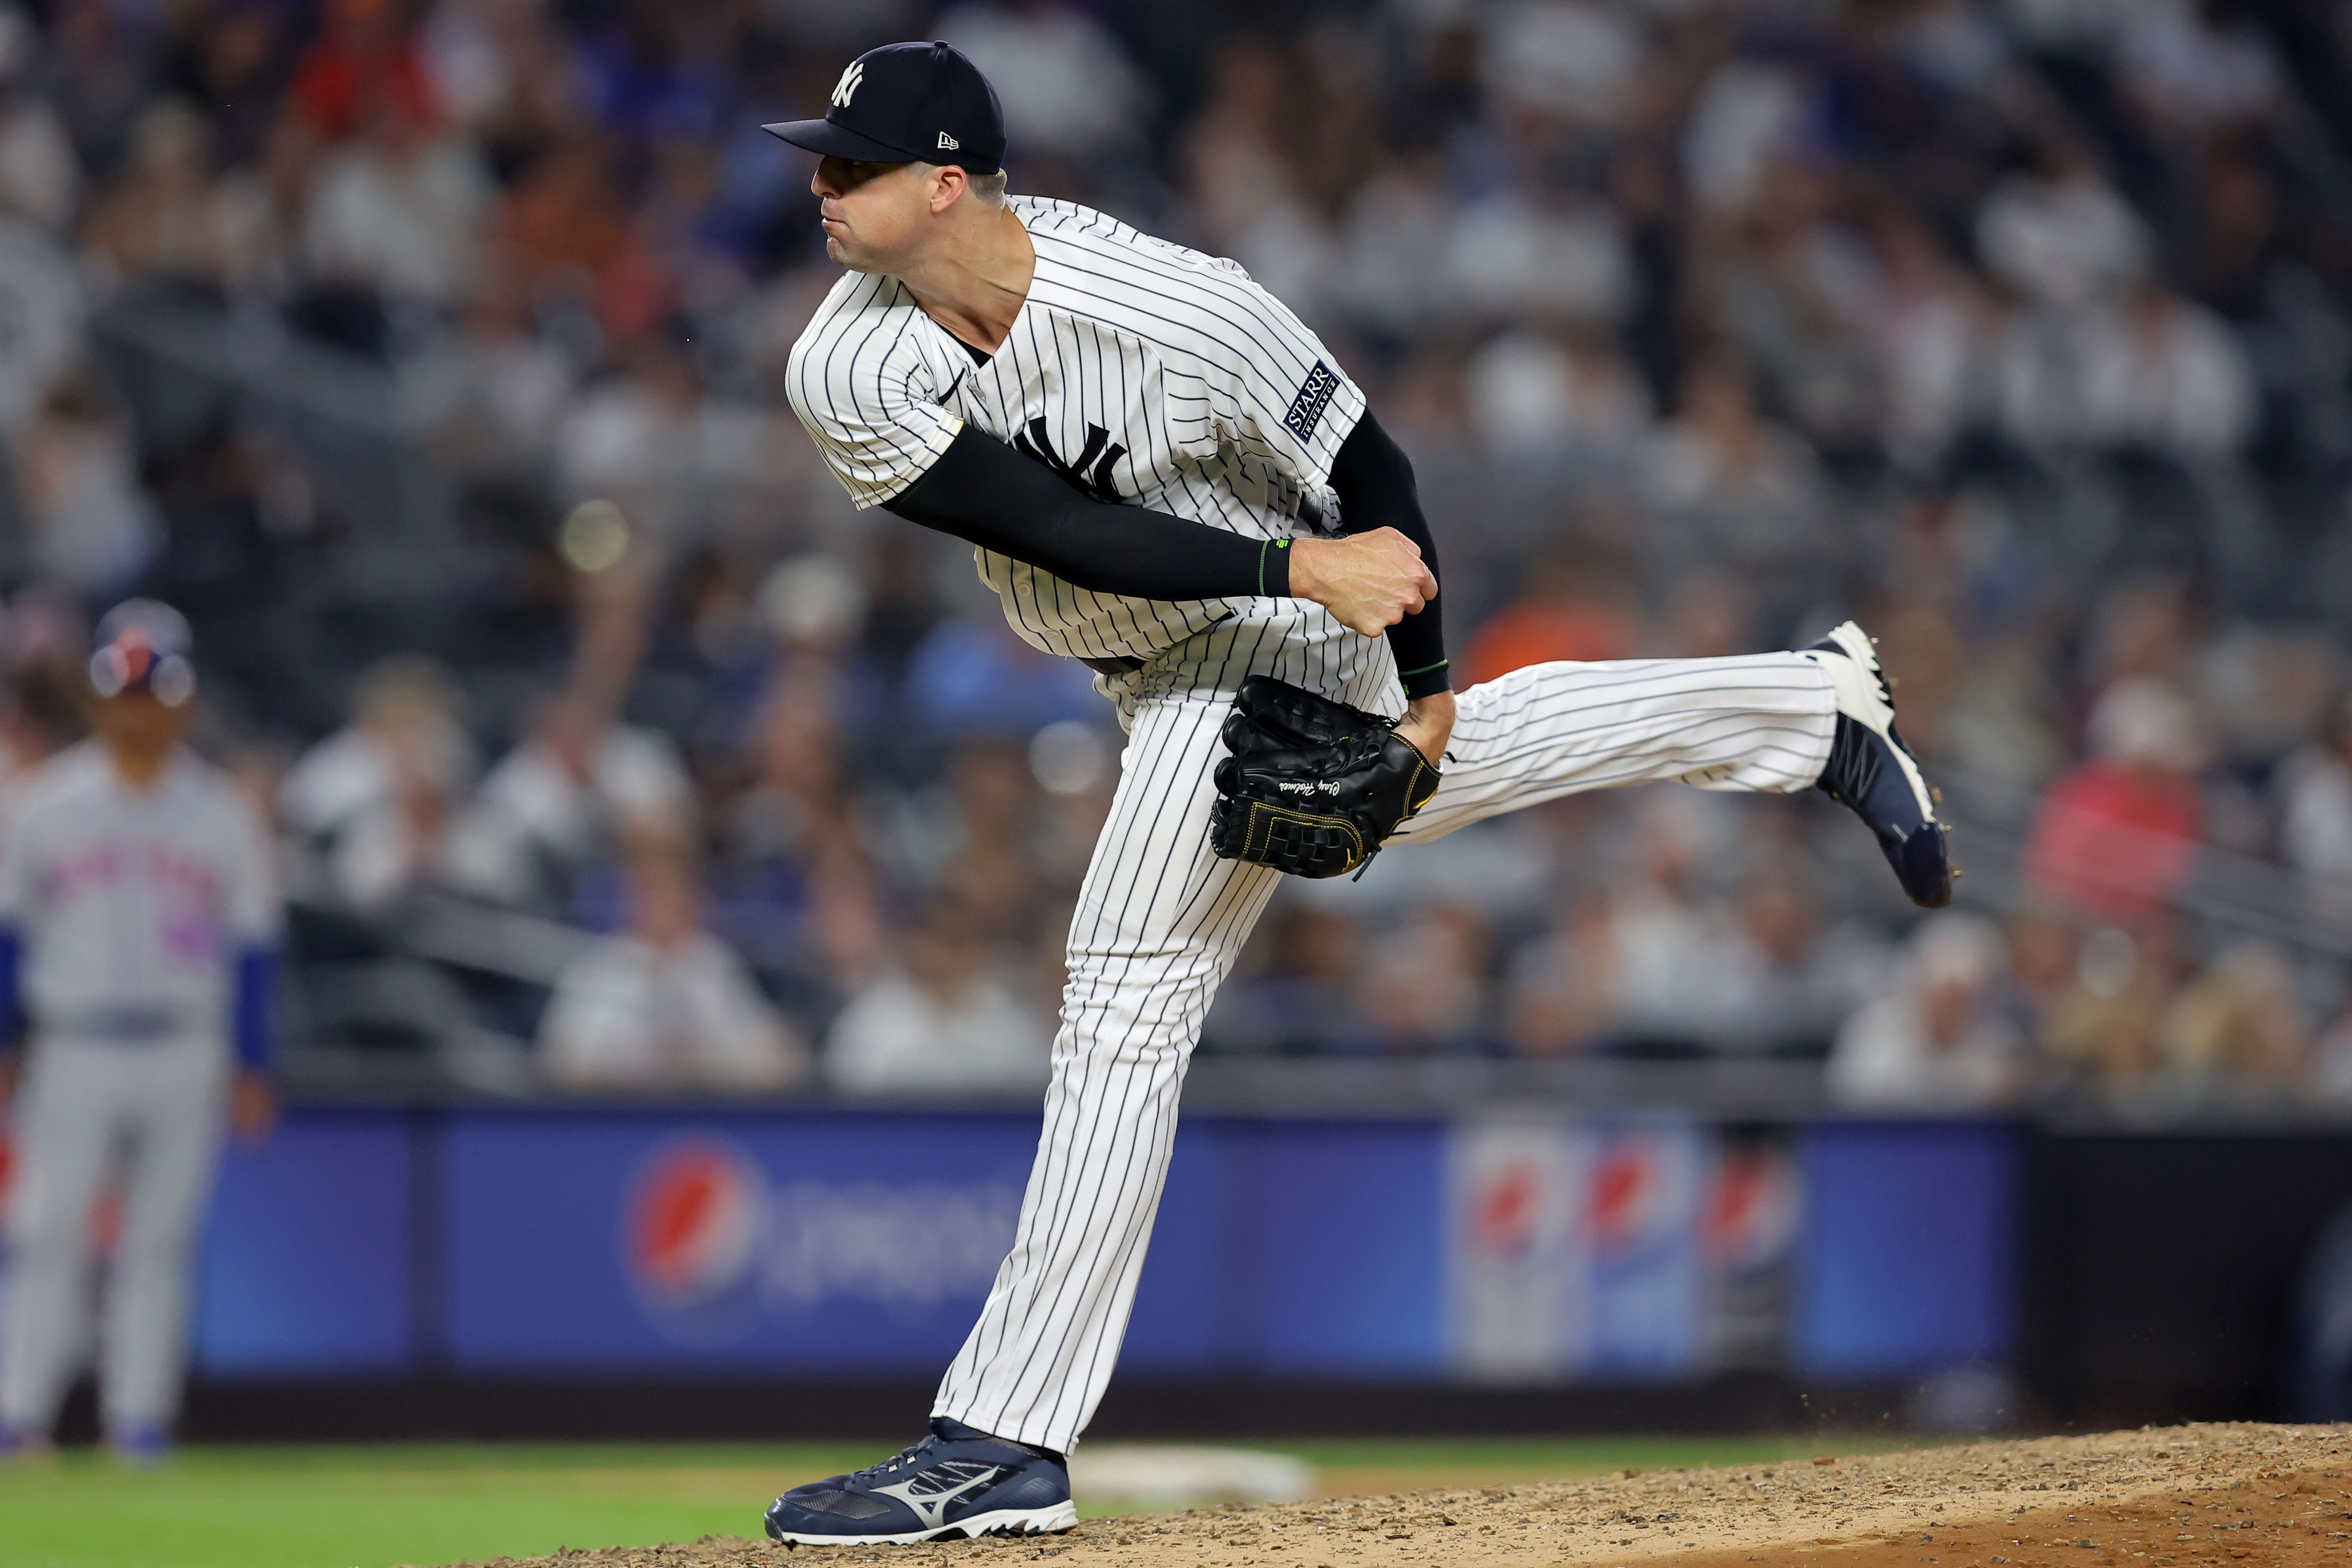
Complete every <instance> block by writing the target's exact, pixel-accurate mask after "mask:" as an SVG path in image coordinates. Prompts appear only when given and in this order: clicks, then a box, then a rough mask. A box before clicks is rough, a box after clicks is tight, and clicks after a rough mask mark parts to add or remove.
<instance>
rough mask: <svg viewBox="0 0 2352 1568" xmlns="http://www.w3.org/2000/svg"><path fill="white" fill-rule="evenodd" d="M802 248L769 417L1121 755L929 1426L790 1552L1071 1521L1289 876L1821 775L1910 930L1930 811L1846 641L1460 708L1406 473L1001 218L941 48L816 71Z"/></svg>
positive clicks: (1094, 215)
mask: <svg viewBox="0 0 2352 1568" xmlns="http://www.w3.org/2000/svg"><path fill="white" fill-rule="evenodd" d="M767 129H768V130H770V131H772V132H774V133H775V134H776V135H778V136H780V137H782V139H783V140H785V141H787V142H793V143H794V144H795V145H798V146H800V147H803V148H805V149H807V150H809V151H811V152H814V153H816V154H818V156H819V158H820V160H821V162H820V163H818V165H817V168H816V173H815V176H814V180H813V182H812V189H813V190H814V192H815V194H816V195H818V197H819V198H821V202H822V206H821V213H822V221H823V224H824V236H825V250H826V254H827V255H828V256H830V257H831V258H832V259H833V260H834V261H835V262H836V263H838V264H839V265H840V266H842V267H843V268H846V269H847V276H845V277H844V278H843V279H841V281H840V283H839V284H838V285H836V286H835V289H833V291H832V293H831V295H830V296H829V297H828V298H827V299H826V300H825V301H824V305H823V306H822V308H820V309H819V310H818V311H817V313H816V316H815V318H814V320H813V321H811V322H810V323H809V326H808V329H807V331H805V332H803V334H802V336H801V339H800V342H798V344H797V345H796V346H795V347H794V349H793V354H792V359H791V363H790V366H789V369H788V373H787V388H788V391H789V394H790V396H791V398H792V402H793V408H794V409H795V410H796V411H797V412H798V413H799V415H800V417H801V421H802V423H803V425H805V426H807V428H808V431H809V434H810V436H811V437H813V438H814V440H815V442H816V444H817V447H818V449H819V450H820V451H821V452H822V453H823V454H824V458H825V461H826V462H827V463H828V464H829V465H830V466H831V467H832V468H833V471H834V473H835V475H836V476H837V477H838V478H839V479H840V480H841V482H842V484H843V485H844V486H845V488H846V489H848V491H849V494H850V496H851V498H852V499H853V500H855V501H856V503H857V504H858V505H859V506H861V507H871V506H880V507H886V508H887V509H888V510H892V511H894V512H897V513H898V515H900V516H902V517H906V518H908V519H911V520H913V521H916V522H919V523H922V524H924V525H926V526H928V527H930V528H934V529H939V530H941V531H946V532H948V533H951V534H954V535H956V536H958V537H960V538H962V539H965V540H968V541H970V542H971V544H972V545H973V546H974V553H975V559H976V561H977V563H978V566H979V570H980V574H981V576H982V579H983V580H985V581H986V582H987V583H988V584H989V585H990V586H991V587H992V588H994V589H995V591H996V593H997V595H998V596H999V597H1000V598H1002V599H1003V604H1004V613H1005V616H1007V618H1008V619H1010V620H1011V622H1012V623H1013V627H1014V629H1015V630H1017V631H1018V632H1019V633H1020V635H1021V636H1022V637H1025V638H1026V639H1028V640H1029V641H1030V642H1031V643H1033V644H1034V645H1035V646H1036V647H1040V648H1043V649H1045V650H1046V651H1048V652H1051V653H1055V654H1063V655H1066V656H1068V657H1070V658H1078V659H1083V660H1084V661H1086V663H1087V664H1088V665H1090V666H1091V667H1092V668H1094V669H1095V671H1096V673H1097V689H1099V690H1101V692H1102V693H1103V694H1104V695H1105V696H1106V697H1108V699H1109V700H1111V701H1112V702H1113V703H1114V704H1116V705H1117V708H1118V719H1119V722H1120V724H1121V725H1122V726H1123V727H1124V728H1125V729H1126V731H1127V732H1128V736H1129V742H1128V747H1127V752H1126V760H1125V763H1124V766H1123V772H1122V774H1121V777H1120V780H1119V784H1118V790H1117V793H1116V795H1115V798H1114V800H1113V803H1112V805H1111V810H1110V816H1109V819H1108V822H1107V823H1106V824H1105V826H1104V827H1103V831H1102V837H1101V840H1100V842H1099V843H1098V844H1097V846H1096V848H1095V852H1094V858H1093V861H1092V863H1091V865H1090V866H1089V868H1088V869H1087V877H1086V881H1085V885H1084V889H1083V890H1082V892H1081V894H1080V896H1079V902H1078V906H1077V910H1076V916H1075V918H1074V919H1073V921H1072V922H1071V927H1070V937H1069V976H1070V977H1069V985H1068V989H1067V991H1066V993H1065V994H1064V997H1063V1003H1062V1015H1061V1027H1060V1031H1059V1033H1058V1035H1057V1036H1056V1037H1055V1044H1054V1056H1053V1062H1054V1073H1053V1081H1052V1086H1051V1087H1050V1088H1049V1089H1048V1090H1047V1092H1046V1100H1045V1134H1044V1139H1043V1142H1042V1143H1041V1145H1040V1147H1039V1149H1038V1152H1037V1160H1036V1164H1035V1166H1034V1170H1033V1172H1032V1173H1031V1175H1030V1179H1029V1186H1028V1191H1027V1194H1026V1196H1025V1198H1024V1201H1023V1205H1022V1209H1021V1217H1020V1223H1019V1229H1018V1232H1017V1235H1016V1237H1015V1239H1014V1242H1013V1252H1012V1255H1011V1256H1010V1257H1009V1258H1006V1259H1005V1261H1004V1266H1003V1269H1002V1270H1001V1271H1000V1272H999V1273H998V1275H997V1277H996V1281H995V1285H994V1288H993V1289H992V1291H991V1293H990V1295H989V1298H988V1301H987V1304H986V1306H985V1307H984V1308H983V1309H982V1312H981V1318H980V1321H979V1323H978V1324H977V1325H976V1326H975V1327H974V1328H973V1330H972V1331H971V1338H970V1339H969V1340H967V1341H966V1342H965V1343H964V1346H963V1349H962V1352H961V1353H960V1354H958V1355H957V1357H956V1358H955V1362H954V1364H953V1365H952V1366H950V1368H949V1370H948V1373H947V1377H946V1380H945V1381H944V1382H943V1383H942V1384H941V1385H940V1392H939V1397H938V1400H937V1402H936V1404H935V1405H933V1416H932V1421H931V1431H930V1435H929V1436H927V1437H925V1438H924V1439H923V1440H922V1441H921V1442H919V1443H918V1444H917V1445H915V1446H914V1447H911V1448H908V1449H907V1450H906V1451H905V1452H904V1453H902V1454H900V1455H899V1456H898V1457H897V1458H893V1459H888V1460H886V1461H884V1462H883V1463H881V1464H879V1465H877V1466H875V1467H873V1468H870V1469H866V1470H862V1471H859V1472H857V1473H856V1474H855V1475H849V1476H835V1477H833V1478H831V1479H827V1480H823V1481H817V1482H814V1483H812V1484H810V1485H807V1486H803V1487H798V1488H795V1489H793V1490H791V1491H788V1492H786V1493H785V1494H784V1495H783V1496H782V1497H781V1498H778V1499H777V1500H776V1501H775V1503H774V1505H773V1506H772V1508H771V1509H770V1510H768V1515H767V1526H768V1532H769V1534H770V1535H772V1536H773V1537H775V1538H776V1539H778V1540H781V1541H787V1542H801V1543H807V1544H847V1543H856V1542H908V1541H919V1540H927V1539H932V1538H937V1537H940V1536H959V1535H973V1536H976V1535H981V1534H984V1533H992V1532H999V1533H1034V1532H1038V1531H1060V1530H1067V1529H1069V1528H1070V1527H1071V1526H1072V1525H1073V1524H1075V1523H1076V1520H1077V1515H1076V1512H1075V1511H1074V1510H1073V1509H1072V1507H1071V1502H1070V1492H1069V1483H1068V1479H1067V1474H1066V1468H1065V1466H1064V1461H1063V1456H1064V1455H1065V1454H1066V1453H1067V1451H1068V1450H1069V1448H1070V1447H1071V1446H1072V1445H1073V1444H1074V1443H1076V1441H1077V1438H1078V1435H1079V1433H1080V1432H1082V1431H1083V1430H1085V1428H1086V1425H1087V1419H1088V1418H1089V1417H1090V1416H1091V1415H1092V1414H1093V1413H1094V1409H1095V1406H1096V1404H1097V1401H1098V1400H1099V1399H1100V1398H1101V1395H1102V1393H1103V1389H1104V1386H1105V1384H1106V1383H1107V1382H1108V1379H1109V1376H1110V1371H1111V1367H1112V1364H1113V1363H1115V1362H1116V1360H1117V1359H1118V1347H1119V1340H1120V1336H1121V1335H1122V1333H1123V1332H1124V1331H1125V1329H1126V1325H1127V1320H1128V1312H1129V1306H1130V1304H1131V1302H1132V1300H1133V1298H1134V1292H1135V1284H1136V1279H1137V1276H1138V1274H1139V1272H1140V1270H1141V1268H1142V1265H1143V1254H1144V1247H1145V1245H1146V1243H1147V1241H1148V1240H1149V1238H1150V1233H1151V1224H1152V1216H1153V1214H1154V1212H1155V1210H1156V1208H1157V1206H1158V1204H1159V1201H1160V1185H1161V1183H1162V1181H1163V1179H1164V1178H1165V1176H1166V1173H1167V1169H1168V1160H1169V1154H1170V1151H1171V1142H1172V1139H1173V1136H1174V1132H1175V1127H1176V1108H1177V1098H1178V1093H1179V1090H1180V1089H1181V1086H1182V1082H1183V1078H1184V1068H1185V1063H1186V1061H1187V1059H1188V1058H1189V1057H1190V1056H1191V1053H1192V1047H1193V1045H1194V1043H1195V1042H1196V1041H1197V1039H1198V1038H1199V1036H1200V1030H1201V1023H1202V1016H1203V1015H1204V1014H1205V1013H1206V1012H1207V1011H1208V1007H1209V1002H1210V999H1211V997H1212V996H1213V994H1214V993H1215V991H1216V988H1217V985H1218V984H1219V983H1220V982H1221V981H1222V980H1223V978H1224V976H1225V973H1226V972H1227V970H1228V969H1229V968H1230V967H1231V966H1232V964H1233V962H1234V957H1235V955H1236V954H1237V953H1238V952H1240V951H1241V947H1242V943H1243V942H1244V939H1245V938H1247V936H1248V935H1249V931H1250V927H1251V925H1252V924H1253V923H1254V922H1255V921H1256V919H1257V917H1258V913H1259V911H1260V910H1263V909H1264V908H1265V901H1266V899H1267V897H1268V896H1269V895H1270V894H1271V893H1272V892H1273V890H1274V888H1275V885H1276V880H1277V879H1278V878H1279V877H1280V876H1281V875H1282V874H1283V873H1284V872H1286V871H1287V872H1293V873H1297V874H1299V875H1304V876H1329V875H1335V874H1338V873H1339V872H1343V871H1349V870H1352V869H1357V868H1360V867H1361V866H1362V865H1363V863H1364V862H1365V860H1366V859H1367V858H1370V856H1371V855H1373V854H1375V853H1377V852H1379V851H1380V849H1381V847H1382V845H1383V844H1384V843H1387V844H1394V843H1412V842H1417V841H1420V840H1423V839H1429V838H1434V837H1438V836H1440V835H1442V834H1444V833H1448V832H1451V831H1452V830H1454V828H1457V827H1460V826H1463V825H1464V824H1465V823H1469V822H1475V821H1477V820H1479V819H1480V818H1482V817H1486V816H1493V815H1495V814H1496V813H1497V812H1503V811H1508V810H1511V809H1513V808H1515V807H1518V806H1523V805H1533V804H1535V803H1537V802H1538V801H1544V800H1549V799H1551V798H1553V797H1554V796H1557V795H1564V794H1568V793H1570V792H1572V791H1578V790H1591V789H1605V788H1609V787H1612V786H1614V785H1619V784H1640V783H1643V782H1645V781H1649V780H1654V779H1677V780H1680V781H1682V782H1683V783H1685V784H1694V785H1696V786H1697V787H1699V788H1701V789H1714V790H1769V791H1791V790H1801V789H1805V788H1808V787H1813V786H1819V787H1821V788H1822V789H1824V790H1826V791H1828V792H1829V793H1830V794H1832V795H1833V796H1835V797H1836V798H1837V799H1839V800H1840V801H1842V802H1843V803H1845V804H1846V805H1850V806H1852V807H1853V809H1854V810H1855V811H1856V812H1857V813H1859V814H1860V815H1861V816H1863V818H1864V821H1866V822H1867V823H1868V824H1869V826H1871V828H1872V830H1873V831H1874V833H1875V834H1876V835H1877V837H1878V839H1879V841H1880V843H1881V845H1882V846H1883V847H1884V848H1885V852H1886V855H1887V858H1888V859H1889V860H1890V862H1891V863H1892V864H1893V865H1894V868H1895V872H1896V875H1897V876H1898V877H1899V878H1900V879H1901V880H1902V883H1903V886H1904V888H1905V890H1906V892H1908V893H1909V894H1910V895H1911V897H1912V898H1913V899H1914V900H1917V901H1918V902H1920V903H1922V904H1927V905H1936V904H1940V903H1943V902H1946V901H1948V900H1949V898H1950V895H1951V875H1952V873H1951V870H1950V868H1949V865H1948V861H1947V858H1946V853H1945V838H1944V832H1943V829H1942V828H1941V826H1939V825H1938V824H1937V821H1936V818H1935V810H1934V805H1933V802H1932V798H1931V795H1930V793H1929V791H1928V790H1927V785H1926V784H1924V783H1923V782H1922V781H1921V779H1920V776H1919V772H1918V769H1917V767H1916V764H1915V763H1913V761H1912V759H1911V756H1910V754H1909V752H1907V751H1906V749H1905V748H1904V746H1903V744H1902V742H1901V741H1900V739H1899V738H1898V737H1897V735H1896V733H1895V727H1894V710H1893V707H1892V703H1891V700H1890V696H1889V693H1888V689H1887V687H1886V684H1885V681H1884V680H1883V679H1882V678H1881V676H1880V672H1879V668H1878V661H1877V658H1876V657H1875V655H1874V653H1873V652H1872V648H1871V643H1870V639H1869V638H1868V637H1864V635H1863V634H1862V632H1861V631H1860V630H1859V629H1858V628H1856V627H1855V626H1853V625H1852V623H1848V624H1847V625H1845V626H1840V627H1839V628H1837V629H1836V630H1835V631H1834V632H1832V633H1831V634H1830V636H1829V637H1827V638H1826V639H1824V640H1823V641H1822V642H1820V643H1818V644H1815V645H1814V646H1813V647H1811V648H1807V649H1804V650H1801V651H1799V652H1794V653H1770V654H1759V655H1757V656H1754V657H1752V658H1716V659H1685V660H1671V659H1659V660H1640V661H1632V662H1622V663H1607V664H1546V665H1538V666H1534V667H1532V668H1526V669H1520V670H1517V671H1515V672H1513V673H1511V674H1509V675H1507V676H1504V677H1503V678H1501V679H1497V680H1494V681H1491V682H1488V683H1486V684H1485V685H1482V686H1474V687H1472V688H1470V689H1467V690H1465V691H1462V692H1460V693H1458V694H1457V693H1455V692H1454V691H1453V689H1451V682H1450V681H1449V679H1448V678H1447V673H1446V669H1447V667H1446V658H1445V647H1444V632H1443V630H1442V628H1441V626H1440V622H1439V613H1438V602H1437V601H1438V557H1437V549H1436V546H1435V543H1434V542H1433V540H1432V539H1431V537H1430V531H1429V527H1428V524H1427V523H1426V521H1424V520H1423V516H1422V511H1421V507H1420V504H1419V501H1418V500H1417V499H1416V497H1415V492H1414V488H1413V474H1412V466H1411V464H1410V463H1409V462H1408V461H1407V460H1406V458H1405V456H1404V454H1403V452H1402V450H1400V449H1399V447H1397V445H1396V443H1395V442H1394V441H1392V440H1391V439H1390V438H1389V437H1388V435H1387V433H1386V432H1384V431H1383V430H1382V429H1381V426H1380V424H1379V423H1378V421H1377V420H1375V419H1374V418H1373V416H1372V415H1371V414H1370V411H1369V410H1368V409H1367V408H1366V407H1365V403H1364V397H1363V395H1362V394H1361V393H1360V392H1359V391H1358V390H1357V388H1356V386H1355V384H1354V383H1352V382H1350V381H1349V379H1348V377H1347V375H1346V374H1344V373H1343V372H1342V371H1341V370H1340V368H1339V365H1338V364H1337V363H1335V362H1334V360H1333V358H1332V355H1331V353H1330V352H1329V351H1328V349H1326V348H1325V347H1324V346H1323V344H1322V343H1321V342H1318V341H1317V339H1316V337H1315V334H1314V333H1312V332H1310V331H1307V328H1306V327H1305V326H1303V325H1302V324H1301V323H1300V322H1299V321H1298V319H1297V317H1296V316H1294V315H1293V314H1292V313H1291V312H1290V311H1289V310H1286V308H1284V306H1283V305H1282V303H1281V302H1280V301H1279V300H1275V299H1274V298H1273V297H1271V296H1270V295H1268V294H1267V293H1266V292H1265V290H1264V289H1260V288H1258V287H1257V285H1255V283H1253V282H1252V281H1251V280H1250V279H1249V277H1248V275H1247V274H1246V273H1244V271H1243V270H1242V269H1241V268H1239V267H1237V266H1235V265H1234V263H1233V262H1231V261H1225V260H1220V259H1218V258H1213V257H1209V256H1203V255H1201V254H1199V253H1197V252H1194V251H1191V250H1187V249H1184V248H1183V247H1180V246H1175V245H1171V244H1169V243H1168V242H1166V241H1164V240H1160V239H1155V238H1153V237H1150V236H1149V235H1145V234H1139V233H1138V232H1136V231H1135V230H1134V229H1132V228H1129V227H1128V226H1126V225H1124V224H1121V223H1119V222H1118V221H1116V220H1115V219H1112V218H1110V217H1108V216H1104V215H1103V214H1101V213H1098V212H1092V211H1088V210H1087V209H1086V208H1084V207H1079V206H1074V205H1070V204H1069V203H1066V202H1058V201H1043V200H1038V199H1035V198H1032V197H1026V196H1013V195H1006V194H1005V190H1004V176H1003V173H1002V172H1001V171H1002V168H1003V151H1004V132H1003V120H1002V117H1001V114H1000V110H999V108H998V104H997V100H996V95H995V92H994V90H993V89H992V88H991V87H990V86H989V84H988V82H987V81H986V79H983V78H982V76H981V74H980V72H979V71H978V70H977V69H975V68H973V67H972V65H971V62H970V61H968V60H966V59H965V58H963V57H962V56H961V55H960V54H958V53H957V52H956V51H955V50H954V49H952V48H950V47H947V46H946V45H944V44H919V43H914V44H894V45H891V46H888V47H884V48H879V49H876V50H873V51H871V52H870V53H867V54H866V55H863V56H861V57H859V58H857V59H856V61H854V62H852V63H851V65H850V66H849V68H848V69H846V70H845V71H844V72H843V73H842V76H841V79H840V81H839V83H838V85H837V86H836V87H835V89H834V92H833V98H832V103H831V106H830V108H829V110H828V111H827V113H826V115H825V117H824V119H823V120H817V121H793V122H791V123H787V124H782V125H771V126H769V127H768V128H767Z"/></svg>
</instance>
